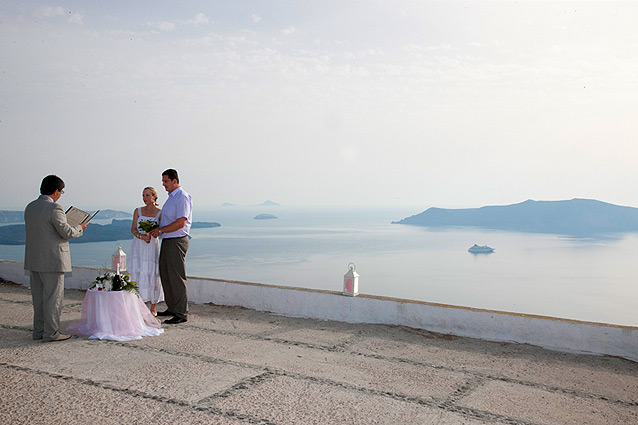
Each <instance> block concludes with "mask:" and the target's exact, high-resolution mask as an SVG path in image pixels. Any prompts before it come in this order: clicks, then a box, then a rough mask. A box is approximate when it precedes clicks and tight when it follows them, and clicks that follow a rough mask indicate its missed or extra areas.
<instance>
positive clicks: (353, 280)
mask: <svg viewBox="0 0 638 425" xmlns="http://www.w3.org/2000/svg"><path fill="white" fill-rule="evenodd" d="M348 269H349V270H348V272H347V273H346V274H345V275H343V295H348V296H350V297H356V296H357V295H359V273H357V271H356V266H355V265H354V263H349V264H348Z"/></svg>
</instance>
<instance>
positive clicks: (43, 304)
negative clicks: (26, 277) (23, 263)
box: [30, 272, 64, 341]
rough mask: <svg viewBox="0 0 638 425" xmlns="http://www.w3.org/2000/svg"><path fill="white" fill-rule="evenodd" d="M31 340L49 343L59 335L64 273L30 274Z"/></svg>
mask: <svg viewBox="0 0 638 425" xmlns="http://www.w3.org/2000/svg"><path fill="white" fill-rule="evenodd" d="M30 276H31V299H32V300H33V339H42V340H44V341H51V339H53V338H55V337H57V336H58V335H59V334H60V312H61V311H62V300H64V273H58V272H30Z"/></svg>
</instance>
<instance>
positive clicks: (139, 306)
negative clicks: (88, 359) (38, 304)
mask: <svg viewBox="0 0 638 425" xmlns="http://www.w3.org/2000/svg"><path fill="white" fill-rule="evenodd" d="M67 331H68V332H69V333H71V334H74V335H86V336H88V337H89V339H108V340H111V341H131V340H134V339H141V338H142V337H143V336H156V335H160V334H161V333H163V332H164V329H161V323H160V321H159V320H158V319H157V318H156V317H154V316H153V314H152V313H151V311H150V310H149V309H148V307H146V304H144V301H142V299H141V298H140V297H139V296H137V294H135V293H132V292H129V291H96V290H93V289H89V290H88V291H86V295H85V296H84V301H83V302H82V319H81V320H80V321H79V322H76V323H72V324H71V325H69V326H68V327H67Z"/></svg>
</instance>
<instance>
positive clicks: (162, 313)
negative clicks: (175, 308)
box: [157, 310, 173, 316]
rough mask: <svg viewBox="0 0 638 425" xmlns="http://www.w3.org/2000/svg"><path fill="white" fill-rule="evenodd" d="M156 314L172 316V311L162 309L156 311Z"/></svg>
mask: <svg viewBox="0 0 638 425" xmlns="http://www.w3.org/2000/svg"><path fill="white" fill-rule="evenodd" d="M157 315H158V316H173V313H171V312H170V311H168V310H164V311H158V312H157Z"/></svg>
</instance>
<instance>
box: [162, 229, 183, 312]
mask: <svg viewBox="0 0 638 425" xmlns="http://www.w3.org/2000/svg"><path fill="white" fill-rule="evenodd" d="M188 246H189V240H188V236H184V237H182V238H170V239H162V247H161V248H160V256H159V272H160V279H161V280H162V288H163V289H164V301H166V308H167V310H168V311H169V312H171V313H172V314H173V315H174V316H176V317H179V318H180V319H187V318H188V295H187V286H186V264H185V258H186V251H188Z"/></svg>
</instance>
